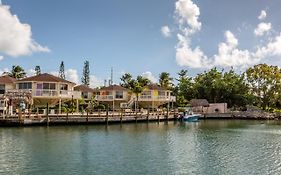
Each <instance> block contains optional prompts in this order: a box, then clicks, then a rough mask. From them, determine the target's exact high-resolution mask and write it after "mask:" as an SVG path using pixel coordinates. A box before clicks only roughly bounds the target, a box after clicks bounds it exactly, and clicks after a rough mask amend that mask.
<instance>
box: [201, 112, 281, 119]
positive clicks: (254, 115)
mask: <svg viewBox="0 0 281 175" xmlns="http://www.w3.org/2000/svg"><path fill="white" fill-rule="evenodd" d="M279 118H280V116H279V115H277V114H274V113H268V112H247V111H245V112H230V113H212V114H204V115H203V117H201V119H245V120H274V119H279Z"/></svg>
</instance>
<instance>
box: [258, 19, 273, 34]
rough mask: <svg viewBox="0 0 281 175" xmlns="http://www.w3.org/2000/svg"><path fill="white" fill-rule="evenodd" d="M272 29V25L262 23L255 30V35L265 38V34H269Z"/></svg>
mask: <svg viewBox="0 0 281 175" xmlns="http://www.w3.org/2000/svg"><path fill="white" fill-rule="evenodd" d="M270 29H271V23H264V22H262V23H260V24H259V25H258V26H257V28H256V29H255V31H254V33H255V35H256V36H263V35H264V34H265V33H267V32H269V31H270Z"/></svg>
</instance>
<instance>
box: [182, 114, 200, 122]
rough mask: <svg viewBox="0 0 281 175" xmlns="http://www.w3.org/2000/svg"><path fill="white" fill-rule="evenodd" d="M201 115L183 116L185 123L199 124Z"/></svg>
mask: <svg viewBox="0 0 281 175" xmlns="http://www.w3.org/2000/svg"><path fill="white" fill-rule="evenodd" d="M200 116H201V114H186V115H184V116H183V118H182V119H183V121H187V122H197V121H198V120H199V118H200Z"/></svg>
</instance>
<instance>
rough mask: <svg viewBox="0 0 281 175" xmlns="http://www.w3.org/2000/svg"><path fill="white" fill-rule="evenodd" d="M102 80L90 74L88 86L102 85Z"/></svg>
mask: <svg viewBox="0 0 281 175" xmlns="http://www.w3.org/2000/svg"><path fill="white" fill-rule="evenodd" d="M103 85H104V84H103V80H102V79H99V78H97V77H96V76H95V75H90V86H91V87H92V88H96V87H100V86H103Z"/></svg>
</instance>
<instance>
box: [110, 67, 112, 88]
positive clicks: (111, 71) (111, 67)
mask: <svg viewBox="0 0 281 175" xmlns="http://www.w3.org/2000/svg"><path fill="white" fill-rule="evenodd" d="M110 84H111V85H112V84H113V67H111V78H110Z"/></svg>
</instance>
